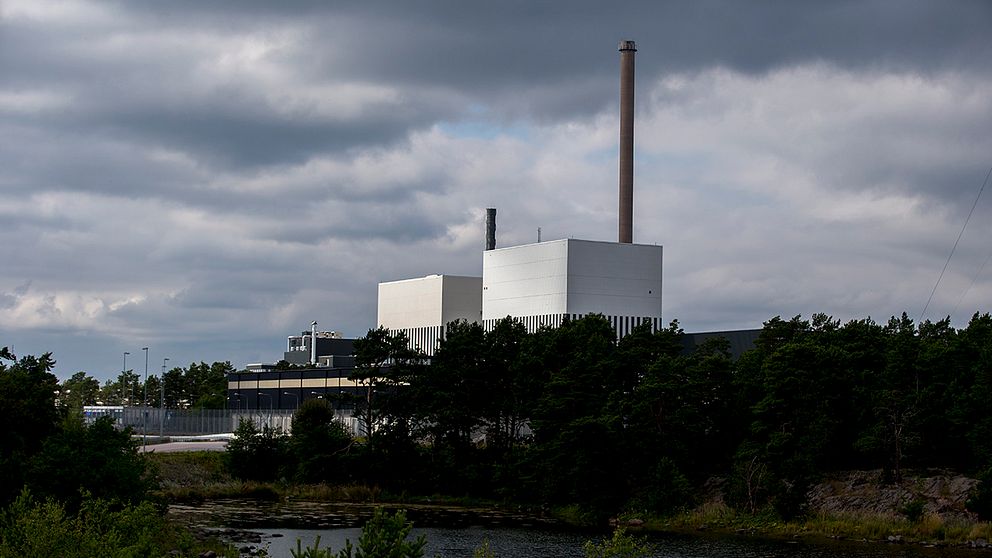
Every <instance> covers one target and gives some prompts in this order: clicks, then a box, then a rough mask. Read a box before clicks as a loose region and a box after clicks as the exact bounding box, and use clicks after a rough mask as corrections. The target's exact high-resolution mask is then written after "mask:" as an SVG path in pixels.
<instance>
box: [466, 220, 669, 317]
mask: <svg viewBox="0 0 992 558" xmlns="http://www.w3.org/2000/svg"><path fill="white" fill-rule="evenodd" d="M482 277H483V283H482V289H483V290H482V314H483V319H485V320H490V319H499V318H502V317H504V316H507V315H510V316H539V315H548V314H588V313H592V312H597V313H602V314H604V315H607V316H638V317H659V318H660V317H661V310H662V305H661V283H662V247H661V246H653V245H647V244H619V243H615V242H596V241H589V240H576V239H565V240H555V241H550V242H541V243H538V244H526V245H523V246H513V247H510V248H501V249H498V250H490V251H487V252H484V253H483V257H482Z"/></svg>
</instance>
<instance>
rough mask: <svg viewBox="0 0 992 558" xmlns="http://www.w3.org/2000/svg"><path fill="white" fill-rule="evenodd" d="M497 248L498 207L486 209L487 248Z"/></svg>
mask: <svg viewBox="0 0 992 558" xmlns="http://www.w3.org/2000/svg"><path fill="white" fill-rule="evenodd" d="M495 249H496V208H495V207H490V208H487V209H486V250H495Z"/></svg>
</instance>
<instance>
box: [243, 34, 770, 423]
mask: <svg viewBox="0 0 992 558" xmlns="http://www.w3.org/2000/svg"><path fill="white" fill-rule="evenodd" d="M619 51H620V119H619V120H620V122H619V146H620V149H619V171H620V172H619V185H618V186H619V187H618V190H617V192H618V195H617V199H618V203H617V207H618V215H617V224H618V235H617V242H602V241H593V240H579V239H574V238H567V239H560V240H550V241H545V242H542V241H541V240H540V233H539V234H538V242H536V243H533V244H523V245H519V246H506V247H501V248H499V247H497V235H496V208H488V209H486V213H485V250H483V251H482V252H481V257H482V277H465V276H457V275H446V274H443V273H442V274H436V275H428V276H426V277H416V278H408V279H400V280H394V281H386V282H381V283H379V285H378V305H377V313H376V325H377V326H380V327H384V328H387V329H389V330H390V331H392V332H396V333H399V332H402V333H404V334H405V335H406V337H407V339H408V340H409V344H410V347H411V348H416V349H419V350H421V351H423V352H424V353H425V354H427V355H433V354H434V352H435V351H436V350H437V348H438V347H439V345H440V343H441V341H442V340H443V339H444V337H445V330H446V328H447V327H448V324H450V323H452V322H454V321H457V320H464V321H467V322H472V323H479V324H481V325H482V326H483V327H484V328H485V329H486V330H489V329H491V328H492V327H493V326H494V324H495V323H496V322H497V321H498V320H500V319H503V318H506V317H511V318H514V319H516V320H518V321H520V322H521V323H522V324H523V325H524V326H525V327H526V329H527V330H528V331H530V332H534V331H537V330H538V329H540V328H542V327H557V326H560V325H561V324H562V323H564V322H565V321H566V320H575V319H578V318H581V317H582V316H586V315H589V314H601V315H603V316H604V317H606V319H608V320H609V321H610V323H611V324H612V326H613V329H614V331H615V333H616V336H617V338H618V339H619V338H621V337H623V336H625V335H627V334H629V333H630V332H631V331H632V330H633V329H634V328H635V327H637V326H639V325H641V324H649V325H650V327H651V329H652V331H657V330H658V329H660V328H662V327H665V324H664V323H663V321H662V255H663V249H662V246H661V245H660V244H635V243H634V239H633V237H634V55H635V53H636V52H637V48H636V45H635V43H634V41H626V40H625V41H620V44H619ZM481 230H482V228H481V226H480V231H481ZM539 230H540V229H539ZM316 325H317V324H316V322H314V323H313V324H312V326H311V330H310V331H303V332H302V333H301V334H300V335H299V336H291V337H289V339H288V341H287V347H286V353H285V355H284V359H283V360H284V361H285V363H286V364H295V365H299V366H303V367H304V368H305V369H304V368H297V369H294V370H280V369H279V368H278V366H277V365H262V364H258V365H249V366H248V367H247V370H246V371H245V372H240V373H236V374H231V375H230V376H229V378H228V386H229V387H228V394H229V399H230V400H231V401H232V405H233V404H235V403H236V404H237V405H242V404H244V405H245V407H246V408H253V407H254V408H258V405H259V404H260V403H261V402H262V401H264V400H262V399H260V398H262V397H265V398H268V404H269V405H270V406H274V407H276V408H291V407H286V405H288V404H290V403H293V404H297V405H298V404H299V403H300V402H301V401H303V400H305V399H308V398H311V397H325V396H331V395H332V394H335V393H336V394H344V393H350V392H353V391H355V390H356V389H358V388H359V386H358V385H357V384H356V383H355V382H354V381H352V380H348V379H347V378H348V375H349V374H350V372H351V370H352V369H353V368H354V357H353V356H352V344H351V341H352V340H350V339H342V338H341V337H340V336H339V335H336V334H335V333H334V332H318V331H317V330H316ZM759 331H760V330H740V331H726V332H709V333H694V334H693V333H690V334H686V335H684V336H683V344H684V345H685V347H686V349H687V350H692V349H693V348H694V347H695V346H697V345H698V344H700V343H702V342H703V341H705V340H706V339H709V338H712V337H722V338H724V339H726V340H727V341H728V342H729V344H730V352H731V354H732V355H734V356H739V355H740V354H741V353H742V352H743V351H745V350H747V349H749V348H751V347H752V346H753V342H754V340H755V339H756V338H757V334H758V332H759Z"/></svg>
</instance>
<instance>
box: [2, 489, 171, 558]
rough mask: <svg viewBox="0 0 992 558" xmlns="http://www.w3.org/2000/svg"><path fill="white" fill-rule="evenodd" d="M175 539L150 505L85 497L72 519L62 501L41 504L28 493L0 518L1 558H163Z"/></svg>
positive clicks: (21, 496) (23, 493)
mask: <svg viewBox="0 0 992 558" xmlns="http://www.w3.org/2000/svg"><path fill="white" fill-rule="evenodd" d="M174 536H175V534H174V533H172V531H171V528H169V527H168V526H167V525H166V524H165V521H164V520H163V518H162V517H161V515H159V513H158V511H157V510H156V509H155V507H154V506H152V505H151V504H150V503H148V502H144V503H141V504H137V505H133V506H131V505H127V506H123V507H119V506H116V505H112V504H111V503H110V502H109V501H107V500H103V499H98V498H93V497H92V496H90V495H89V494H86V493H83V496H82V499H81V505H80V508H79V511H78V513H77V514H75V515H72V514H69V513H67V511H66V510H65V508H64V507H63V505H62V504H60V503H58V502H57V501H54V500H46V501H43V502H38V501H36V500H34V499H33V498H32V497H31V495H30V494H29V493H28V492H26V491H25V492H22V493H21V495H20V496H19V497H18V498H17V499H16V500H15V501H14V502H13V503H12V504H11V505H10V507H8V508H7V509H6V510H5V511H4V512H3V514H2V517H0V558H21V557H23V556H58V557H60V558H77V557H78V558H91V557H93V556H101V557H104V556H105V557H111V558H115V557H120V558H130V557H139V556H162V555H165V554H166V553H167V552H168V551H169V550H170V549H169V548H168V542H169V541H170V540H172V539H174Z"/></svg>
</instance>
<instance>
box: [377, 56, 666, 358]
mask: <svg viewBox="0 0 992 558" xmlns="http://www.w3.org/2000/svg"><path fill="white" fill-rule="evenodd" d="M619 51H620V142H619V143H620V154H619V161H620V164H619V167H620V181H619V188H618V200H619V202H618V207H619V213H618V219H617V221H618V231H619V232H618V238H617V242H599V241H591V240H578V239H572V238H569V239H561V240H553V241H547V242H537V243H535V244H525V245H521V246H509V247H505V248H497V247H496V209H495V208H489V209H487V210H486V237H485V238H486V249H485V251H484V252H483V253H482V277H458V276H451V275H430V276H427V277H421V278H416V279H403V280H399V281H389V282H385V283H379V290H378V293H379V299H378V313H377V325H379V326H381V327H385V328H387V329H389V330H391V331H395V332H403V333H405V334H406V335H407V337H408V338H409V339H410V345H411V347H413V348H418V349H420V350H422V351H424V352H425V353H426V354H428V355H431V354H433V353H434V350H435V349H436V348H437V346H438V344H439V343H440V341H441V339H443V338H444V330H445V327H446V326H447V324H448V323H450V322H451V321H453V320H455V319H461V320H467V321H469V322H481V323H482V324H483V326H484V327H485V328H486V329H489V328H491V327H492V326H493V324H495V322H496V321H497V320H500V319H502V318H505V317H507V316H509V317H512V318H515V319H517V320H519V321H521V322H522V323H523V324H524V326H525V327H526V328H527V330H528V331H536V330H537V329H539V328H541V327H557V326H559V325H561V324H562V322H563V321H565V320H569V319H577V318H579V317H582V316H585V315H588V314H602V315H603V316H605V317H606V318H607V319H608V320H609V321H610V323H611V324H612V325H613V329H614V331H616V334H617V337H618V338H619V337H623V336H624V335H626V334H628V333H629V332H630V331H631V330H632V329H633V328H635V327H637V326H638V325H641V324H643V323H648V324H650V325H651V327H652V329H653V330H657V329H658V328H660V327H662V295H661V293H662V290H661V287H662V247H661V246H659V245H654V244H634V243H633V236H634V53H635V52H636V51H637V48H636V46H635V44H634V41H620V46H619Z"/></svg>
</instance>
